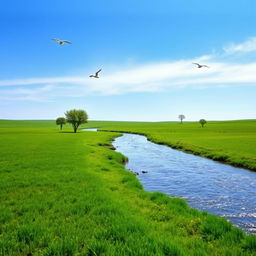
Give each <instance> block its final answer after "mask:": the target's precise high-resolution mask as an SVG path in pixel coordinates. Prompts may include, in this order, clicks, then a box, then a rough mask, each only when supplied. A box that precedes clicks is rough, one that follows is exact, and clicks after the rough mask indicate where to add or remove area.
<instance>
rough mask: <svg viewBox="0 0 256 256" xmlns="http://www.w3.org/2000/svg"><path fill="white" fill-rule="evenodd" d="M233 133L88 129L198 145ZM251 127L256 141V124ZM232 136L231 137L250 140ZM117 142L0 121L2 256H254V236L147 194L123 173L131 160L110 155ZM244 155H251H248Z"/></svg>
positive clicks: (166, 126)
mask: <svg viewBox="0 0 256 256" xmlns="http://www.w3.org/2000/svg"><path fill="white" fill-rule="evenodd" d="M238 123H239V122H238ZM230 124H231V123H226V124H225V123H224V124H219V123H212V124H208V125H207V127H206V128H204V129H201V128H199V127H197V124H195V123H185V124H184V125H183V126H182V127H181V126H179V125H178V124H176V123H158V124H157V123H116V122H115V123H113V122H89V123H88V124H86V125H85V127H89V126H97V127H98V126H101V127H104V128H107V129H110V128H111V129H116V130H127V131H133V132H141V133H145V132H148V134H150V136H152V139H155V138H157V136H159V139H162V140H163V142H164V140H165V139H170V141H171V140H172V139H173V141H175V140H176V143H177V140H180V138H182V137H184V143H185V142H186V143H188V141H189V139H191V141H189V142H191V143H192V142H193V139H194V142H196V141H197V142H200V141H201V143H203V140H200V137H205V140H206V139H207V138H209V137H210V134H211V133H212V136H213V137H214V136H216V134H217V130H218V129H219V131H223V129H224V128H223V127H232V125H230ZM235 124H236V122H235ZM221 125H224V126H221ZM220 126H221V127H222V129H221V128H220ZM234 126H235V125H234ZM241 126H244V124H242V123H241ZM189 127H190V128H189ZM217 127H219V128H217ZM246 127H248V128H247V129H248V134H250V132H249V131H251V136H252V137H253V134H254V135H255V130H254V131H253V129H254V128H253V127H255V121H248V123H247V125H246ZM191 129H192V131H190V130H191ZM193 129H194V130H193ZM226 129H227V128H226ZM233 129H234V130H233V133H234V134H233V136H235V135H236V134H238V133H239V134H242V131H240V130H236V129H235V128H233ZM240 129H241V130H242V128H241V127H240ZM210 130H212V132H211V131H210ZM224 130H225V129H224ZM227 133H228V132H227ZM172 134H174V136H175V139H174V137H173V136H172ZM175 134H176V135H175ZM186 134H187V136H185V135H186ZM192 134H194V136H195V134H197V135H196V137H199V138H190V136H191V135H192ZM200 134H203V135H200ZM220 134H221V136H223V134H222V133H220ZM246 134H247V132H244V135H246ZM115 136H118V133H109V132H102V133H93V132H79V133H77V134H74V133H72V129H71V127H70V126H65V127H64V131H63V132H60V131H59V129H58V127H57V126H56V125H55V123H54V121H4V120H0V145H1V151H0V202H1V204H0V255H4V256H5V255H12V256H21V255H22V256H35V255H36V256H39V255H45V256H54V255H56V256H73V255H74V256H77V255H88V256H95V255H111V256H112V255H116V256H126V255H128V256H129V255H130V256H135V255H136V256H137V255H138V256H140V255H144V256H160V255H161V256H162V255H173V256H175V255H176V256H190V255H191V256H192V255H193V256H199V255H200V256H203V255H205V256H208V255H220V256H222V255H231V256H232V255H234V256H235V255H236V256H238V255H241V256H242V255H256V237H255V236H248V235H245V233H244V232H242V231H241V230H239V229H238V228H235V227H233V226H232V225H231V224H230V223H229V222H227V221H226V220H225V219H222V218H219V217H215V216H213V215H210V214H207V213H203V212H199V211H197V210H195V209H191V208H190V207H189V206H188V205H187V204H186V202H185V201H184V200H182V199H178V198H170V197H168V196H166V195H164V194H162V193H158V192H155V193H149V192H146V191H144V190H143V188H142V186H141V184H140V183H139V181H138V180H137V178H136V177H135V176H134V175H133V174H132V173H131V172H129V171H127V170H125V169H124V167H123V163H124V161H125V160H126V159H125V157H124V156H122V155H121V154H119V153H117V152H115V151H113V150H111V149H109V145H110V142H111V140H112V139H114V137H115ZM227 137H228V136H227ZM225 144H228V143H225ZM209 145H210V143H209ZM216 145H217V144H216ZM237 145H238V143H237ZM250 145H251V144H250ZM217 146H218V145H217ZM241 149H244V151H245V152H246V150H245V149H246V146H245V145H242V146H241ZM254 150H255V149H254ZM244 151H239V150H237V152H238V153H239V152H240V153H241V152H244ZM249 151H250V150H248V155H249Z"/></svg>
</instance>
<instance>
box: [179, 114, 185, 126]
mask: <svg viewBox="0 0 256 256" xmlns="http://www.w3.org/2000/svg"><path fill="white" fill-rule="evenodd" d="M178 118H179V119H180V123H181V124H182V121H183V119H185V116H184V115H179V116H178Z"/></svg>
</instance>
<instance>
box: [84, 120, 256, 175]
mask: <svg viewBox="0 0 256 256" xmlns="http://www.w3.org/2000/svg"><path fill="white" fill-rule="evenodd" d="M89 126H90V127H92V126H94V127H99V128H100V130H102V131H116V132H126V133H134V134H140V135H144V136H146V137H147V139H148V140H150V141H152V142H154V143H158V144H163V145H167V146H170V147H172V148H174V149H179V150H182V151H184V152H187V153H192V154H195V155H199V156H202V157H206V158H209V159H213V160H215V161H219V162H222V163H226V164H230V165H233V166H236V167H242V168H246V169H249V170H253V171H256V147H255V145H256V120H238V121H211V122H208V123H207V124H206V126H205V127H204V128H201V126H200V124H199V123H197V122H184V123H183V124H180V123H177V122H151V123H150V122H107V121H106V122H101V121H98V122H97V121H94V122H90V123H89Z"/></svg>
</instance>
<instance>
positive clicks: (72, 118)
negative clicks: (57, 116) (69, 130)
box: [65, 109, 88, 133]
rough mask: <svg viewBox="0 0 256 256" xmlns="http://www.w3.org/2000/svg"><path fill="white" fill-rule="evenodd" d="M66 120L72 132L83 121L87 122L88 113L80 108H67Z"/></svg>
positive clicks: (75, 130)
mask: <svg viewBox="0 0 256 256" xmlns="http://www.w3.org/2000/svg"><path fill="white" fill-rule="evenodd" d="M65 115H66V119H67V122H68V123H70V124H72V126H73V129H74V132H75V133H76V132H77V128H78V127H79V126H80V125H81V124H84V123H87V119H88V115H87V113H86V111H85V110H82V109H72V110H68V111H67V112H66V113H65Z"/></svg>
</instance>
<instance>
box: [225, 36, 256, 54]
mask: <svg viewBox="0 0 256 256" xmlns="http://www.w3.org/2000/svg"><path fill="white" fill-rule="evenodd" d="M224 51H225V52H226V53H228V54H234V53H247V52H253V51H256V37H251V38H249V39H248V40H246V41H245V42H243V43H241V44H234V43H231V44H229V45H228V46H226V47H224Z"/></svg>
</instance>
